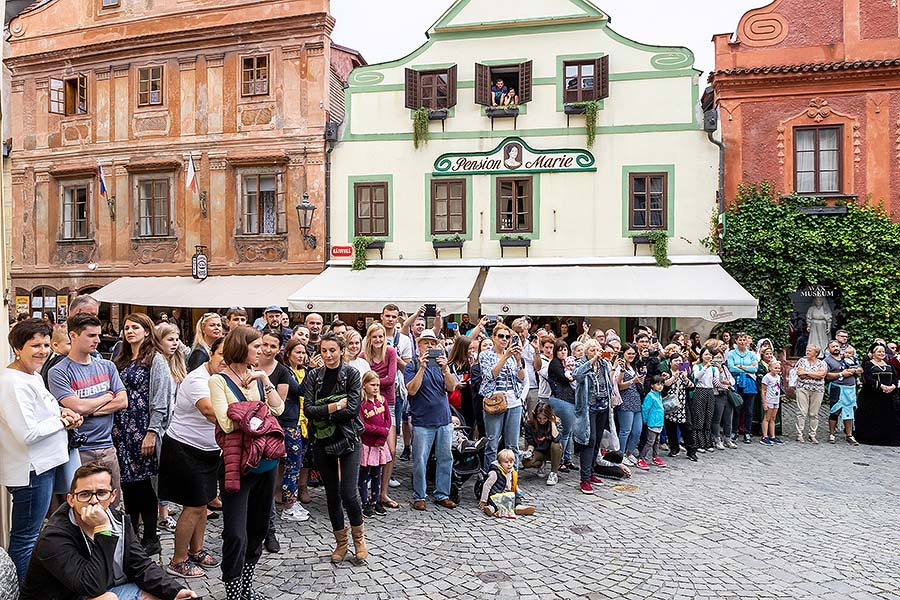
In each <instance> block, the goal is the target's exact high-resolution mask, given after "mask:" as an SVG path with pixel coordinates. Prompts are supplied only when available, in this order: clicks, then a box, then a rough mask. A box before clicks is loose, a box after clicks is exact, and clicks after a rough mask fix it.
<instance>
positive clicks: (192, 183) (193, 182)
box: [187, 154, 197, 194]
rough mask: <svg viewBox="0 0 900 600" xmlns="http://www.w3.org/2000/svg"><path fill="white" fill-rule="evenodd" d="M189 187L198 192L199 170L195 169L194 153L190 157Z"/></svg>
mask: <svg viewBox="0 0 900 600" xmlns="http://www.w3.org/2000/svg"><path fill="white" fill-rule="evenodd" d="M187 189H189V190H191V191H192V192H194V193H195V194H196V193H197V171H196V170H195V169H194V155H193V154H191V155H190V158H189V159H188V172H187Z"/></svg>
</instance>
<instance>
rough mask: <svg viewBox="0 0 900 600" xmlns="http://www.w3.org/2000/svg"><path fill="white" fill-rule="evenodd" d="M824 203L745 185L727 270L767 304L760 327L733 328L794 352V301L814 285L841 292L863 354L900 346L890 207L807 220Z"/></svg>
mask: <svg viewBox="0 0 900 600" xmlns="http://www.w3.org/2000/svg"><path fill="white" fill-rule="evenodd" d="M824 204H825V203H824V202H823V201H822V200H820V199H815V198H808V197H801V196H789V197H781V196H780V195H779V194H778V193H777V192H776V191H775V188H774V187H773V186H772V184H771V183H769V182H762V183H759V184H752V185H742V186H741V187H740V190H739V192H738V197H737V202H735V204H734V205H733V206H732V207H731V208H730V209H729V210H728V211H727V215H726V217H727V220H728V228H727V230H726V233H725V237H724V239H723V240H722V261H723V266H724V267H725V269H726V270H727V271H728V272H729V273H730V274H731V275H732V276H733V277H734V278H735V279H736V280H737V281H738V282H739V283H740V284H741V285H742V286H744V288H745V289H746V290H747V291H748V292H750V293H751V294H753V295H754V296H755V297H756V298H759V313H758V318H757V319H756V320H745V321H739V322H736V323H734V324H731V326H730V329H731V330H733V331H737V330H744V331H747V332H748V333H750V334H751V335H753V336H754V337H756V338H759V337H761V336H767V337H771V338H772V339H773V341H774V342H775V343H776V345H777V347H784V346H787V345H788V324H789V321H790V315H791V312H792V311H793V303H792V302H791V297H790V295H791V293H793V292H795V291H797V290H800V289H803V288H805V287H807V286H810V285H817V284H822V285H828V284H830V285H833V286H834V288H835V289H836V290H837V291H838V292H839V295H840V305H839V308H840V309H841V311H842V313H843V314H844V316H845V318H846V324H845V326H846V328H847V329H848V330H849V331H850V334H851V336H852V337H853V339H854V340H856V341H857V343H858V344H859V345H860V346H861V347H862V346H863V345H867V344H868V343H869V342H870V341H871V340H873V339H874V338H876V337H882V338H885V339H895V340H896V339H900V277H898V273H900V224H898V223H895V222H894V221H892V220H891V218H890V215H888V214H887V213H886V212H885V211H884V209H883V207H881V206H870V205H867V204H865V203H861V204H857V203H856V202H854V201H852V200H850V201H844V200H841V201H840V202H839V205H846V207H847V211H848V212H847V214H846V215H843V216H821V215H804V214H802V213H801V212H800V210H799V209H800V208H803V207H808V206H822V205H824Z"/></svg>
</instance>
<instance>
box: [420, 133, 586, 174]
mask: <svg viewBox="0 0 900 600" xmlns="http://www.w3.org/2000/svg"><path fill="white" fill-rule="evenodd" d="M510 143H517V144H520V145H521V146H522V147H523V148H524V149H525V150H528V151H529V152H531V153H532V154H537V155H545V154H575V155H577V156H576V158H575V162H576V163H578V167H577V168H573V169H554V170H549V169H515V170H513V169H509V170H504V171H476V172H474V173H473V172H471V171H470V172H467V173H460V175H463V174H485V173H498V174H508V175H515V174H517V173H581V172H584V171H596V170H597V169H596V167H594V165H595V164H596V162H597V161H596V159H595V158H594V155H593V153H591V151H590V150H582V149H580V148H551V149H549V150H537V149H535V148H532V147H531V146H529V145H528V142H526V141H525V140H523V139H522V138H520V137H518V136H510V137H507V138H505V139H504V140H503V141H502V142H500V143H499V144H497V146H496V147H495V148H494V149H493V150H487V151H486V152H445V153H444V154H441V155H440V156H438V157H437V158H436V159H435V160H434V173H433V174H434V175H435V176H441V175H450V174H452V173H454V172H453V171H450V170H449V169H450V167H451V165H452V164H453V160H455V159H457V158H485V157H488V156H491V155H493V154H497V153H498V152H500V151H501V149H502V148H503V147H504V146H506V145H507V144H510ZM444 162H446V165H442V163H444ZM582 163H584V164H582ZM523 166H524V165H523ZM442 167H443V168H442ZM592 167H593V168H592Z"/></svg>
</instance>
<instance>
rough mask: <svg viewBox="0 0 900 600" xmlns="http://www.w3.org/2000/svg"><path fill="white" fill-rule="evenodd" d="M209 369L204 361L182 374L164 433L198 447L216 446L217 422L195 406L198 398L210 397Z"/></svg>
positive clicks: (216, 448)
mask: <svg viewBox="0 0 900 600" xmlns="http://www.w3.org/2000/svg"><path fill="white" fill-rule="evenodd" d="M209 378H210V374H209V371H207V370H206V364H203V365H200V366H199V367H197V368H196V369H194V370H193V371H191V372H190V373H188V375H187V377H185V378H184V381H182V382H181V385H180V386H179V387H178V394H177V395H176V396H175V409H174V410H173V411H172V422H171V423H169V429H168V430H167V431H166V435H167V436H169V437H171V438H172V439H173V440H177V441H179V442H181V443H182V444H187V445H188V446H193V447H194V448H198V449H200V450H209V451H213V450H218V449H219V445H218V444H217V443H216V426H215V425H214V424H212V423H210V422H209V421H207V420H206V417H204V416H203V413H201V412H200V411H199V410H198V409H197V401H198V400H200V399H201V398H209Z"/></svg>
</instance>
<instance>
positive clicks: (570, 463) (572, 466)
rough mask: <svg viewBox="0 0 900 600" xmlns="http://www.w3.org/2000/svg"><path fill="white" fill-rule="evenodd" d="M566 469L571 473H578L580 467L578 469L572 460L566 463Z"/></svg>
mask: <svg viewBox="0 0 900 600" xmlns="http://www.w3.org/2000/svg"><path fill="white" fill-rule="evenodd" d="M566 468H567V469H569V470H570V471H578V467H576V466H575V463H573V462H572V461H571V460H570V461H569V462H567V463H566Z"/></svg>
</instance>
